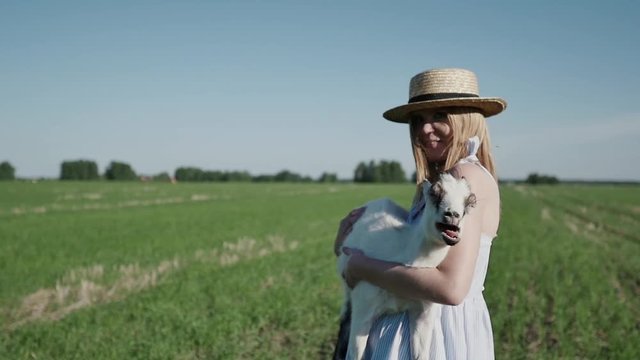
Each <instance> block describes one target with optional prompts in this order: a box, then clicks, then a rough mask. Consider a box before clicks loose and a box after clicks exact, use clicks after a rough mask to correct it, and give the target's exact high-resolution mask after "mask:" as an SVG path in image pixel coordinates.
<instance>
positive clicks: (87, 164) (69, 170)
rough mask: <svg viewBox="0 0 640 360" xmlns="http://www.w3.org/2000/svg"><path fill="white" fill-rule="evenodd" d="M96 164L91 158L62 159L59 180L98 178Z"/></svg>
mask: <svg viewBox="0 0 640 360" xmlns="http://www.w3.org/2000/svg"><path fill="white" fill-rule="evenodd" d="M98 179H100V175H98V165H97V164H96V163H95V161H91V160H73V161H63V162H62V164H61V165H60V180H98Z"/></svg>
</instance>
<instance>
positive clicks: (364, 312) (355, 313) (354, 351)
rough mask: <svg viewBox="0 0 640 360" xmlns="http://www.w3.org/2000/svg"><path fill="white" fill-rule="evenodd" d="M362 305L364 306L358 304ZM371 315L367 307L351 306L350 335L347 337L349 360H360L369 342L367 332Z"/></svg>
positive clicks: (371, 320) (370, 323)
mask: <svg viewBox="0 0 640 360" xmlns="http://www.w3.org/2000/svg"><path fill="white" fill-rule="evenodd" d="M360 305H364V304H360ZM372 315H373V314H372V313H371V311H369V309H368V308H367V306H366V305H365V306H358V305H356V304H353V308H352V313H351V333H350V336H349V355H350V356H349V358H350V359H355V360H360V359H362V358H363V356H364V351H365V349H366V347H367V341H368V340H369V331H371V325H372V323H373V319H372Z"/></svg>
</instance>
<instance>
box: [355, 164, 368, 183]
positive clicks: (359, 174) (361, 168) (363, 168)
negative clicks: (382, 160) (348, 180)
mask: <svg viewBox="0 0 640 360" xmlns="http://www.w3.org/2000/svg"><path fill="white" fill-rule="evenodd" d="M366 176H367V165H366V164H365V163H364V162H360V163H358V166H356V169H355V170H354V172H353V181H354V182H367V178H366Z"/></svg>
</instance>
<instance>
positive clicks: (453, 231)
mask: <svg viewBox="0 0 640 360" xmlns="http://www.w3.org/2000/svg"><path fill="white" fill-rule="evenodd" d="M423 199H425V209H424V210H423V212H422V214H421V215H420V217H419V218H417V219H415V220H414V221H412V222H411V223H407V221H406V218H407V212H406V210H404V209H403V208H401V207H400V206H398V205H397V204H395V203H394V202H393V201H391V200H389V199H386V198H385V199H380V200H375V201H372V202H369V203H367V204H366V210H365V212H364V214H363V215H362V216H361V218H360V219H359V220H358V221H357V222H356V223H355V224H354V226H353V230H352V231H351V233H350V234H349V235H348V236H347V238H346V239H345V241H344V243H343V245H344V246H347V247H354V248H358V249H361V250H362V251H364V253H365V254H366V255H367V256H369V257H372V258H376V259H381V260H386V261H391V262H397V263H401V264H405V265H407V266H412V267H436V266H438V264H440V262H441V261H442V260H443V259H444V258H445V256H446V255H447V253H448V251H449V249H450V247H451V246H453V245H455V244H456V243H458V241H459V237H458V234H459V231H460V229H461V227H462V225H463V222H464V215H465V214H466V213H467V212H468V211H469V209H470V208H471V207H473V206H474V205H475V202H476V198H475V195H474V194H473V193H471V190H470V188H469V184H468V183H467V181H466V180H465V179H460V180H458V179H456V178H454V177H453V176H452V175H449V174H443V175H442V176H441V177H440V179H439V180H438V181H437V182H436V183H434V184H433V185H432V186H429V183H425V184H424V186H423ZM347 261H348V256H347V255H345V254H341V255H340V257H339V258H338V274H339V275H341V274H343V272H344V269H345V266H346V264H347ZM343 285H344V290H345V304H344V306H343V317H344V316H345V312H346V311H347V309H348V307H349V305H348V303H349V301H350V302H351V309H352V312H351V328H350V332H349V350H348V356H347V358H348V359H357V360H359V359H362V356H363V354H364V350H365V347H366V344H367V339H368V337H369V331H370V329H371V326H372V324H373V321H374V320H375V319H376V318H378V317H379V316H380V315H382V314H384V313H397V312H401V311H405V310H408V313H409V319H410V330H411V348H412V352H413V358H415V359H425V358H427V357H428V355H429V354H428V351H429V347H430V345H431V333H432V331H433V326H434V321H435V318H434V317H435V315H436V314H437V311H436V310H439V309H436V308H435V306H434V304H433V303H430V302H423V301H418V300H411V299H406V298H400V297H397V296H396V295H394V294H392V293H390V292H388V291H386V290H383V289H381V288H379V287H377V286H374V285H372V284H370V283H368V282H364V281H361V282H359V283H358V284H357V285H356V286H355V288H353V289H350V288H349V287H348V286H347V284H346V283H344V281H343Z"/></svg>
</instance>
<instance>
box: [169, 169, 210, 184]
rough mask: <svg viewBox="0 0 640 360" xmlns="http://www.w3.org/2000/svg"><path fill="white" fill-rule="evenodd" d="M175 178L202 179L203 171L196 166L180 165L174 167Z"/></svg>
mask: <svg viewBox="0 0 640 360" xmlns="http://www.w3.org/2000/svg"><path fill="white" fill-rule="evenodd" d="M175 178H176V180H178V181H204V171H202V170H201V169H198V168H196V167H180V168H178V169H176V172H175Z"/></svg>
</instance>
